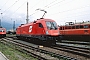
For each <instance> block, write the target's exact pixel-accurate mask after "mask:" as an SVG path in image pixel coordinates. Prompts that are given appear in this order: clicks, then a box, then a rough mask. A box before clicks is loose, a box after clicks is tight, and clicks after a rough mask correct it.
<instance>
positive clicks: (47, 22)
mask: <svg viewBox="0 0 90 60" xmlns="http://www.w3.org/2000/svg"><path fill="white" fill-rule="evenodd" d="M16 34H17V37H18V38H23V37H24V38H29V39H32V40H35V41H36V40H38V41H39V40H41V41H43V42H48V43H49V44H50V43H51V44H55V43H56V40H57V38H58V37H59V28H58V26H57V24H56V22H55V21H54V20H51V19H44V18H42V19H38V20H37V21H34V22H31V23H28V24H24V25H21V26H19V27H18V28H17V29H16Z"/></svg>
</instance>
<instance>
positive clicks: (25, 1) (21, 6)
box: [12, 1, 27, 15]
mask: <svg viewBox="0 0 90 60" xmlns="http://www.w3.org/2000/svg"><path fill="white" fill-rule="evenodd" d="M26 2H27V1H25V2H24V3H23V4H22V5H21V6H19V7H18V8H17V9H16V10H15V11H14V13H13V14H12V15H14V14H15V12H16V11H18V10H19V9H20V8H21V7H22V6H23V5H24V4H25V3H26Z"/></svg>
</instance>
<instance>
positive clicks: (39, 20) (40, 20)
mask: <svg viewBox="0 0 90 60" xmlns="http://www.w3.org/2000/svg"><path fill="white" fill-rule="evenodd" d="M44 21H54V20H52V19H37V20H36V21H34V22H30V23H28V24H22V25H21V26H19V27H24V26H28V25H33V24H35V23H40V22H44Z"/></svg>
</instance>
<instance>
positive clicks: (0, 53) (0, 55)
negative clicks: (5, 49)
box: [0, 52, 9, 60]
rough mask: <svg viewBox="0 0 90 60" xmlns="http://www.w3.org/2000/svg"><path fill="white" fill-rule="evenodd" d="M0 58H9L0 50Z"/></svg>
mask: <svg viewBox="0 0 90 60" xmlns="http://www.w3.org/2000/svg"><path fill="white" fill-rule="evenodd" d="M0 60H9V59H8V58H7V57H6V56H5V55H4V54H3V53H2V52H0Z"/></svg>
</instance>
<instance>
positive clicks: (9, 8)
mask: <svg viewBox="0 0 90 60" xmlns="http://www.w3.org/2000/svg"><path fill="white" fill-rule="evenodd" d="M18 1H19V0H18ZM18 1H15V2H14V3H13V4H12V5H11V6H10V7H8V8H7V9H6V10H4V11H3V13H5V12H6V11H7V10H9V9H10V8H11V7H12V6H14V5H15V4H16V3H17V2H18Z"/></svg>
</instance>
